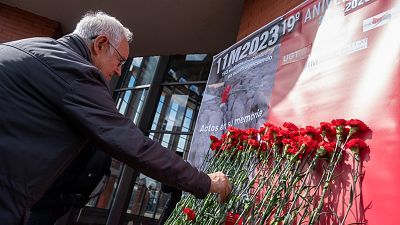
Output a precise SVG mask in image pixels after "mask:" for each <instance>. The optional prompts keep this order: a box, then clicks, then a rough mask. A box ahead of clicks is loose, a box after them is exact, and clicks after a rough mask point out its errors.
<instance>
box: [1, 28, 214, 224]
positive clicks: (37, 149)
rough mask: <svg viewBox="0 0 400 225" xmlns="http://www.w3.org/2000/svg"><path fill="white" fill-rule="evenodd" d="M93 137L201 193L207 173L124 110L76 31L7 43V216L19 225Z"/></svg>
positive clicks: (125, 158) (135, 164)
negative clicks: (144, 130) (144, 129)
mask: <svg viewBox="0 0 400 225" xmlns="http://www.w3.org/2000/svg"><path fill="white" fill-rule="evenodd" d="M87 140H90V141H92V142H93V143H94V144H95V145H96V146H98V147H99V148H101V149H105V150H106V152H108V153H109V154H111V156H113V157H114V158H116V159H118V160H120V161H122V162H123V163H126V164H128V165H129V166H131V167H132V168H134V169H136V170H138V171H139V172H142V173H143V174H145V175H148V176H150V177H153V178H155V179H157V180H160V181H162V182H164V183H167V184H169V185H172V186H175V187H177V188H180V189H183V190H185V191H189V192H191V193H193V194H195V195H196V196H197V197H199V198H203V197H205V196H206V194H207V192H208V191H209V188H210V179H209V177H208V176H207V174H205V173H202V172H199V171H198V170H197V169H195V168H193V167H192V166H190V164H188V163H186V162H185V161H183V160H182V159H180V158H179V156H177V155H176V154H175V153H173V152H172V151H169V150H167V149H165V148H164V147H162V146H161V145H160V144H159V143H157V142H155V141H153V140H151V139H149V138H147V137H145V136H144V135H143V133H142V132H141V131H140V130H139V129H138V128H137V127H136V126H135V124H133V122H132V121H131V120H129V119H128V118H126V117H124V116H123V115H121V114H120V113H119V112H118V111H117V109H116V107H115V104H114V102H113V99H112V98H111V96H110V94H109V90H108V87H107V83H106V81H105V80H104V78H103V75H102V74H101V72H100V71H99V70H98V69H97V68H96V67H94V66H93V65H92V64H91V63H90V51H89V49H88V48H87V47H86V45H85V44H84V42H83V40H82V39H80V38H79V37H77V36H76V35H67V36H65V37H63V38H61V39H59V40H53V39H50V38H32V39H25V40H20V41H14V42H9V43H4V44H0V154H1V157H0V221H1V222H2V224H8V225H12V224H19V223H21V219H22V218H23V217H24V213H25V212H26V211H25V210H26V209H27V208H30V207H31V206H32V205H33V204H34V203H35V202H36V201H37V200H38V199H39V198H40V197H41V196H42V194H43V193H44V192H45V191H46V190H47V189H48V188H49V187H50V185H51V184H52V183H53V181H54V180H55V179H56V177H57V176H59V175H60V174H61V173H62V171H63V170H64V169H65V168H66V167H67V166H68V164H69V163H70V162H71V161H72V159H73V158H74V157H76V156H77V154H78V153H79V151H80V150H81V149H82V147H83V146H84V145H85V143H86V142H87Z"/></svg>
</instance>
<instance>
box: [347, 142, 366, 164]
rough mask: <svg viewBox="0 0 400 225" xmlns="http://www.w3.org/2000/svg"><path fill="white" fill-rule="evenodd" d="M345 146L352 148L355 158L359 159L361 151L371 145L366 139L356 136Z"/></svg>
mask: <svg viewBox="0 0 400 225" xmlns="http://www.w3.org/2000/svg"><path fill="white" fill-rule="evenodd" d="M345 148H348V149H350V150H351V151H352V152H353V154H354V156H355V158H356V159H357V160H358V159H359V154H360V151H364V150H368V149H369V146H368V145H367V144H366V143H365V142H364V140H361V139H359V138H354V139H351V140H350V141H348V142H347V143H346V145H345Z"/></svg>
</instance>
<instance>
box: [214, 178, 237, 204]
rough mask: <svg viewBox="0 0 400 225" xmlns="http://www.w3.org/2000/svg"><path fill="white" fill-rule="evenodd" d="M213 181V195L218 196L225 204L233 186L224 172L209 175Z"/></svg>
mask: <svg viewBox="0 0 400 225" xmlns="http://www.w3.org/2000/svg"><path fill="white" fill-rule="evenodd" d="M208 176H209V177H210V179H211V187H210V192H211V193H217V194H218V200H219V202H221V203H222V202H225V201H226V200H227V198H228V196H229V194H230V193H231V191H232V184H231V182H230V181H229V179H228V177H227V176H226V175H225V174H223V173H222V172H216V173H211V174H208Z"/></svg>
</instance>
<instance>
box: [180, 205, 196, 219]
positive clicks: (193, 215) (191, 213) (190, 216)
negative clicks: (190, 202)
mask: <svg viewBox="0 0 400 225" xmlns="http://www.w3.org/2000/svg"><path fill="white" fill-rule="evenodd" d="M183 213H184V214H186V216H187V217H186V220H188V221H194V220H195V219H196V213H195V211H194V210H193V209H191V208H184V209H183Z"/></svg>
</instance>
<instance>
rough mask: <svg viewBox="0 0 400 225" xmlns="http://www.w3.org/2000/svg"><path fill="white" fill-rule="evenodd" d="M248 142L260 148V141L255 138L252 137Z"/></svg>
mask: <svg viewBox="0 0 400 225" xmlns="http://www.w3.org/2000/svg"><path fill="white" fill-rule="evenodd" d="M247 143H248V144H249V145H250V146H251V147H254V148H258V147H259V146H260V143H259V142H258V141H257V140H254V139H250V140H249V141H248V142H247Z"/></svg>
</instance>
